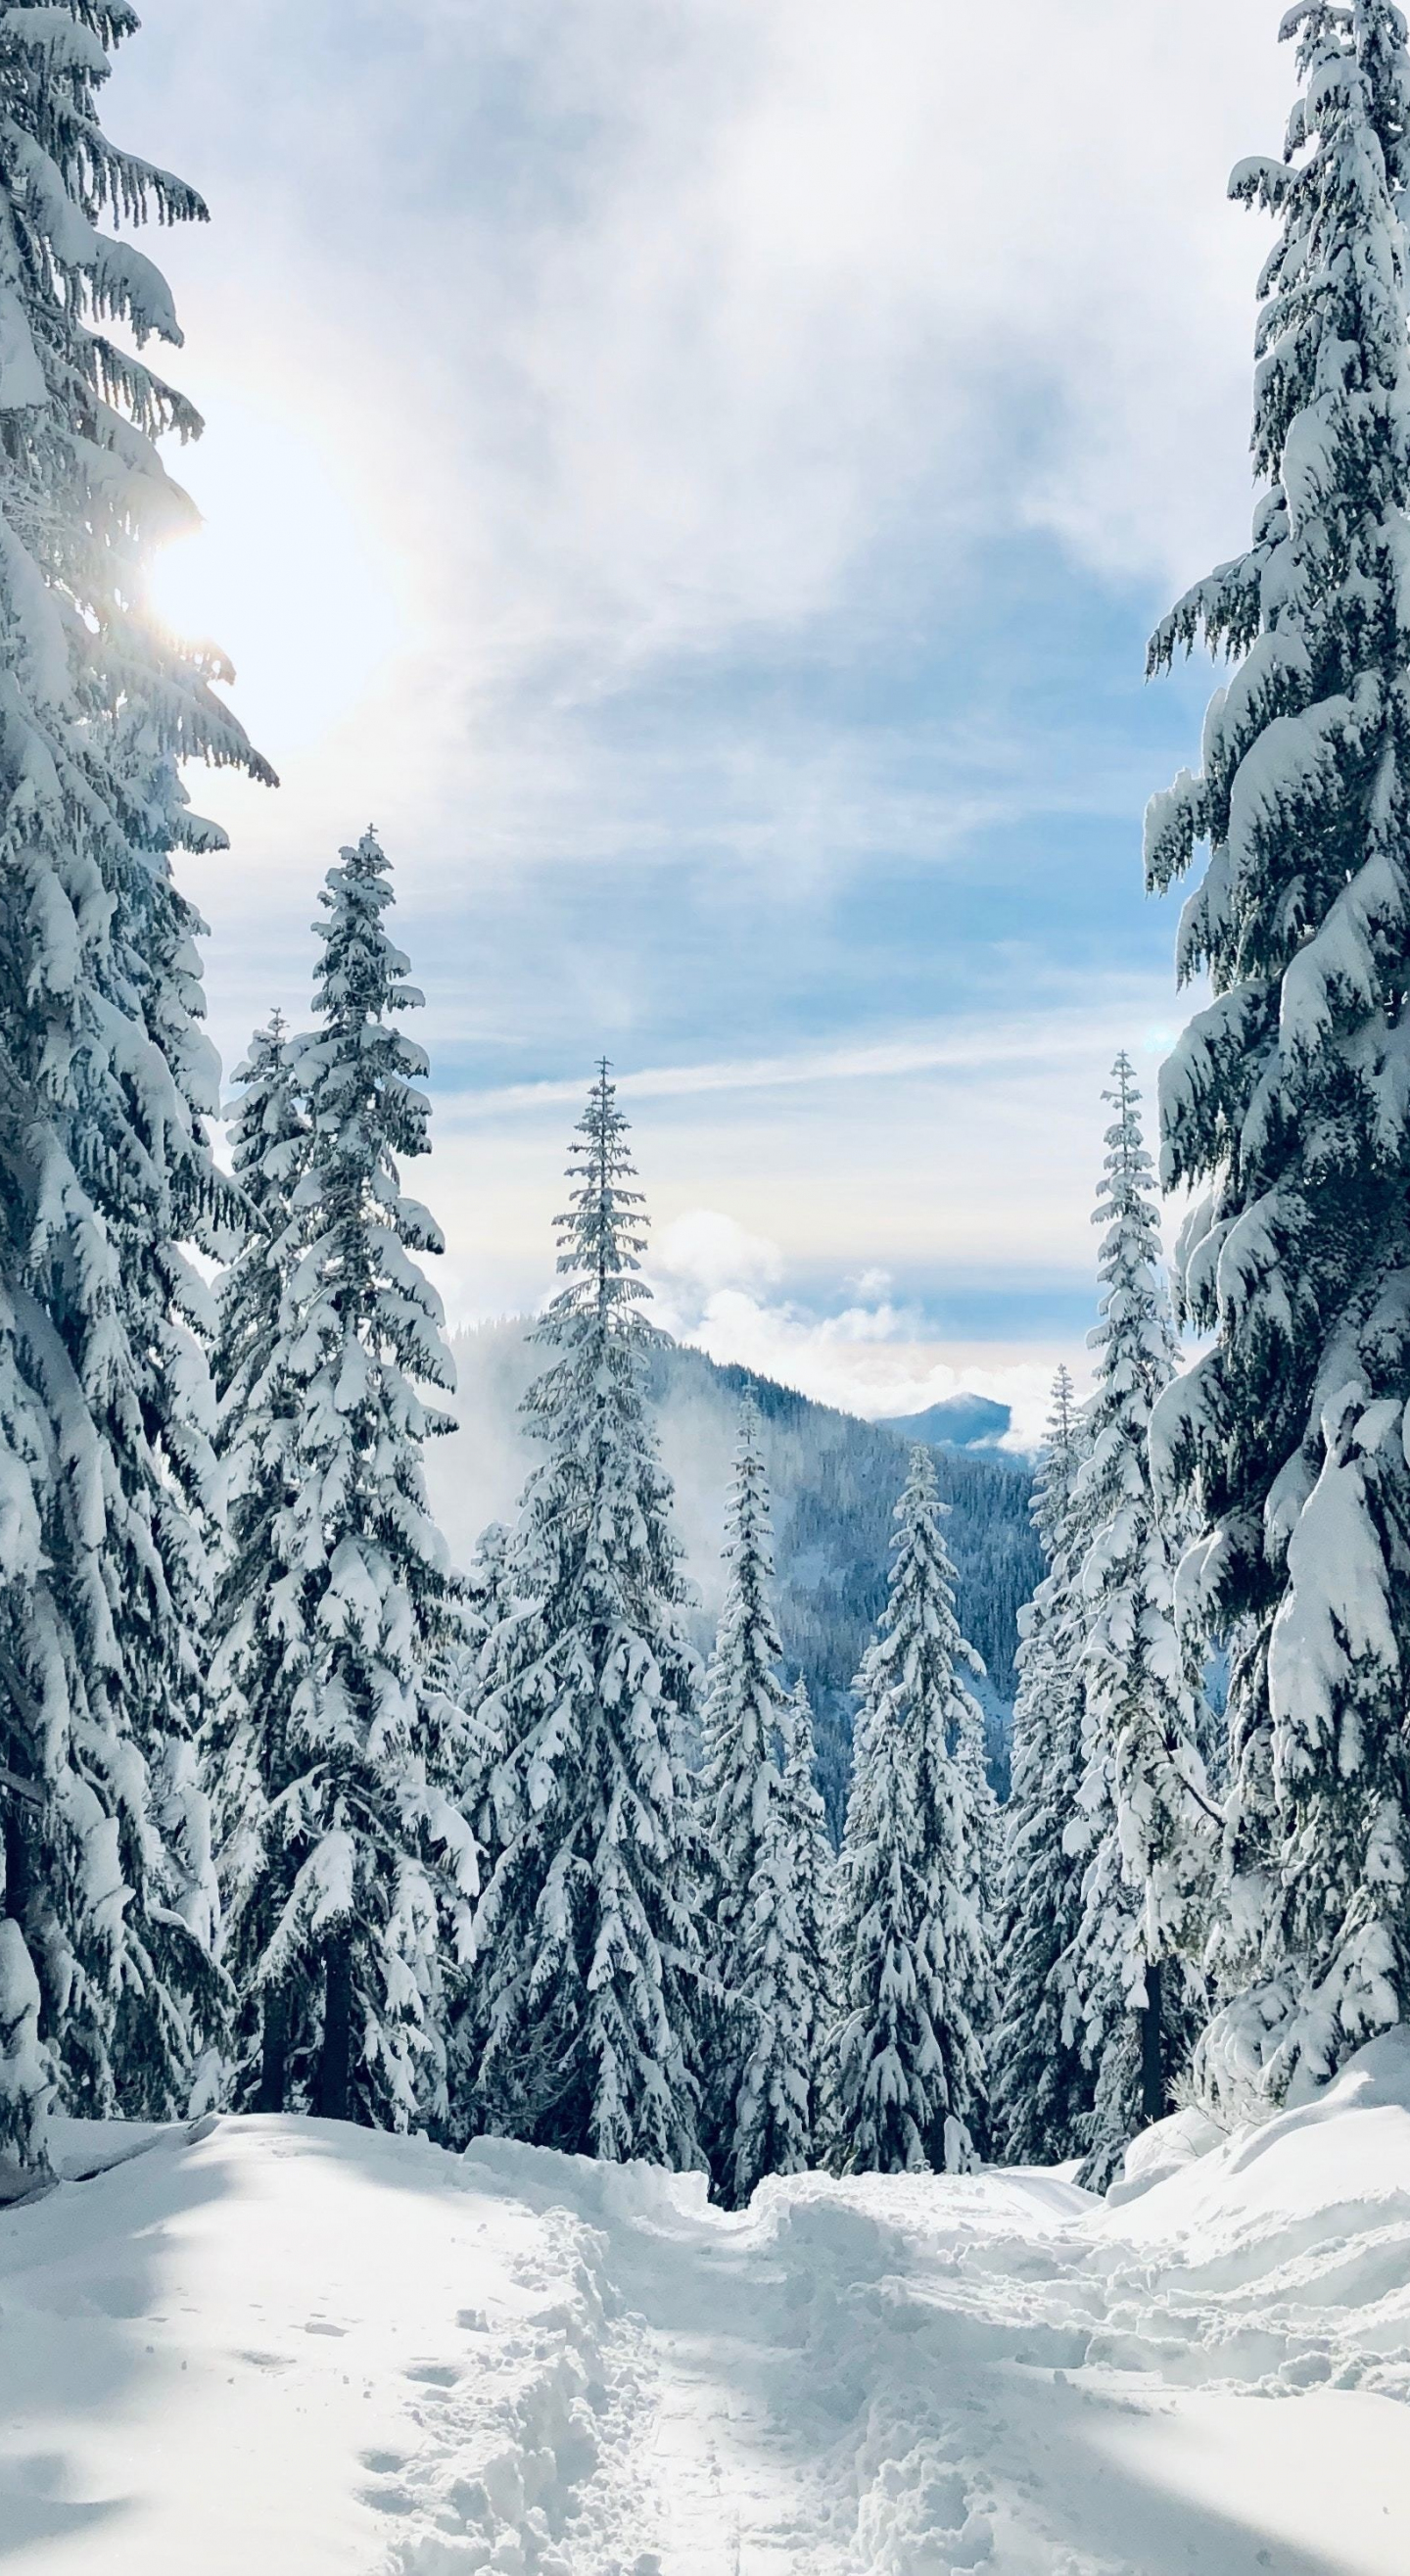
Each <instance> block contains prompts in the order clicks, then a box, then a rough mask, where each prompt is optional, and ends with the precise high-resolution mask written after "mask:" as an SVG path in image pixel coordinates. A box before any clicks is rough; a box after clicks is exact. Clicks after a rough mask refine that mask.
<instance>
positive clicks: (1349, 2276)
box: [0, 2035, 1410, 2576]
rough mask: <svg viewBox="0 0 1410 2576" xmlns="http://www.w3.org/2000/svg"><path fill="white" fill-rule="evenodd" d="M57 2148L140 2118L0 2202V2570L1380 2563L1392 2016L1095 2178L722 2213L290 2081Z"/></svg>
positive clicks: (1401, 2187) (1406, 2534)
mask: <svg viewBox="0 0 1410 2576" xmlns="http://www.w3.org/2000/svg"><path fill="white" fill-rule="evenodd" d="M61 2143H62V2146H63V2150H64V2153H65V2156H66V2158H67V2159H68V2161H69V2164H70V2166H71V2167H77V2166H82V2165H91V2164H93V2163H95V2162H97V2161H99V2159H100V2158H102V2157H104V2156H106V2155H109V2154H111V2153H113V2152H116V2151H118V2150H120V2149H122V2148H123V2147H124V2146H130V2145H131V2144H133V2143H136V2144H137V2145H138V2146H139V2147H140V2148H141V2152H139V2153H138V2154H136V2155H135V2156H132V2157H131V2158H130V2160H129V2161H127V2162H125V2163H123V2164H121V2165H118V2166H116V2167H114V2168H112V2169H110V2170H108V2171H106V2172H105V2173H103V2174H101V2175H99V2176H98V2177H97V2178H96V2179H93V2180H88V2181H83V2182H76V2181H75V2182H66V2183H64V2184H62V2185H61V2186H60V2187H59V2188H58V2189H57V2190H55V2191H52V2192H51V2193H50V2194H49V2195H48V2196H47V2197H45V2198H43V2199H39V2200H34V2201H31V2202H28V2203H26V2204H23V2205H17V2206H12V2207H10V2208H9V2209H8V2210H7V2211H2V2212H0V2576H40V2571H44V2576H323V2571H325V2570H326V2571H328V2576H333V2571H335V2570H336V2571H337V2576H364V2571H366V2576H374V2572H375V2576H458V2571H460V2570H462V2569H463V2570H467V2571H468V2570H471V2569H476V2568H482V2567H483V2568H489V2569H493V2570H495V2571H502V2576H778V2571H782V2570H785V2569H792V2570H803V2571H811V2576H952V2571H955V2570H959V2569H970V2568H978V2569H988V2570H991V2571H993V2576H1187V2571H1189V2570H1191V2569H1195V2570H1197V2571H1201V2576H1261V2571H1264V2570H1272V2571H1273V2576H1334V2571H1335V2576H1373V2572H1374V2576H1404V2571H1405V2570H1406V2568H1407V2566H1410V2404H1408V2403H1407V2400H1410V2040H1407V2038H1406V2037H1405V2036H1403V2035H1397V2036H1395V2037H1393V2038H1391V2039H1388V2040H1383V2041H1380V2042H1378V2043H1376V2045H1375V2046H1374V2047H1373V2048H1371V2049H1369V2050H1366V2051H1364V2052H1363V2054H1362V2056H1361V2058H1360V2059H1358V2060H1357V2061H1356V2062H1355V2064H1354V2065H1353V2067H1352V2068H1351V2069H1349V2070H1348V2072H1347V2074H1346V2075H1344V2076H1343V2077H1342V2079H1341V2080H1340V2082H1339V2083H1338V2084H1337V2085H1336V2086H1335V2088H1333V2090H1332V2091H1331V2092H1330V2093H1329V2094H1327V2095H1326V2096H1324V2097H1323V2098H1322V2100H1321V2101H1319V2102H1318V2103H1316V2104H1314V2105H1312V2106H1311V2107H1309V2108H1307V2109H1304V2110H1299V2111H1296V2112H1293V2113H1290V2114H1288V2115H1286V2116H1285V2117H1284V2118H1283V2119H1282V2120H1280V2121H1278V2122H1276V2123H1274V2124H1273V2125H1272V2126H1271V2127H1270V2128H1267V2129H1264V2130H1261V2131H1258V2132H1245V2133H1243V2135H1242V2136H1240V2137H1238V2138H1236V2139H1233V2140H1230V2141H1227V2142H1223V2143H1218V2142H1216V2143H1213V2144H1212V2145H1211V2142H1210V2133H1209V2132H1207V2131H1201V2129H1200V2128H1199V2124H1198V2123H1196V2122H1194V2121H1193V2120H1192V2119H1190V2118H1188V2117H1186V2118H1184V2119H1183V2120H1181V2121H1178V2122H1176V2123H1173V2124H1167V2128H1166V2129H1165V2130H1164V2131H1163V2132H1161V2133H1160V2134H1159V2135H1158V2136H1153V2138H1152V2139H1151V2140H1150V2141H1148V2142H1147V2147H1146V2152H1145V2160H1144V2172H1143V2175H1142V2176H1141V2177H1140V2178H1139V2187H1136V2186H1133V2185H1128V2186H1127V2187H1126V2189H1127V2191H1128V2194H1129V2196H1128V2197H1126V2198H1125V2199H1124V2200H1120V2201H1119V2202H1118V2203H1117V2204H1116V2205H1106V2204H1103V2203H1100V2202H1095V2201H1093V2200H1091V2199H1090V2198H1089V2197H1088V2196H1087V2195H1086V2194H1084V2193H1082V2192H1080V2191H1078V2190H1076V2189H1075V2188H1074V2187H1073V2186H1072V2185H1071V2184H1069V2183H1067V2182H1065V2181H1063V2180H1062V2179H1061V2178H1060V2177H1058V2176H1056V2175H1052V2174H1040V2173H1020V2174H1001V2173H993V2174H986V2175H983V2176H981V2177H979V2178H977V2179H974V2180H969V2181H940V2180H935V2181H930V2180H926V2181H918V2180H917V2181H906V2180H901V2181H892V2180H868V2181H861V2182H855V2183H846V2184H843V2183H835V2182H830V2181H825V2180H822V2179H821V2178H817V2177H809V2178H807V2179H806V2180H803V2181H800V2182H795V2183H788V2184H769V2185H766V2186H765V2188H764V2189H763V2191H762V2192H761V2193H760V2194H759V2196H758V2198H757V2200H756V2201H755V2204H754V2206H753V2208H752V2210H750V2211H749V2212H748V2213H747V2214H746V2215H744V2216H741V2217H730V2216H726V2215H723V2214H721V2213H719V2212H718V2211H715V2210H712V2209H709V2208H707V2207H706V2205H705V2202H704V2199H703V2196H702V2194H701V2192H700V2190H699V2188H698V2187H696V2186H693V2185H692V2184H691V2183H689V2182H685V2181H680V2180H674V2179H671V2178H669V2177H666V2176H664V2175H660V2174H657V2173H654V2172H650V2171H648V2170H646V2169H644V2168H642V2167H630V2168H626V2169H617V2168H611V2167H605V2166H594V2165H589V2164H579V2163H574V2162H570V2161H568V2160H566V2159H563V2158H559V2157H554V2156H549V2155H545V2154H540V2153H538V2152H535V2151H533V2150H529V2149H523V2148H514V2147H508V2146H500V2145H488V2144H486V2145H482V2146H480V2147H478V2148H476V2149H475V2150H473V2151H472V2152H471V2154H469V2155H468V2156H466V2157H464V2158H459V2159H457V2158H454V2157H451V2156H447V2155H444V2154H441V2153H440V2152H438V2151H437V2150H436V2149H434V2148H431V2147H428V2146H424V2145H420V2144H417V2143H414V2142H407V2141H400V2140H396V2139H391V2138H386V2137H380V2136H372V2135H368V2134H367V2133H365V2132H360V2131H356V2130H352V2129H345V2128H339V2127H335V2126H332V2125H329V2124H325V2123H320V2122H317V2121H310V2122H301V2121H296V2120H263V2119H249V2120H225V2121H221V2122H220V2123H219V2124H217V2125H216V2126H215V2127H214V2128H213V2129H210V2130H208V2131H207V2133H206V2134H205V2135H203V2136H199V2137H196V2138H195V2139H191V2138H190V2137H189V2136H188V2133H186V2132H183V2131H160V2132H151V2131H129V2132H119V2131H115V2130H112V2129H108V2130H103V2131H95V2130H83V2129H80V2128H78V2127H77V2126H68V2127H66V2128H65V2129H64V2131H63V2133H62V2141H61ZM1198 2147H1203V2148H1204V2149H1205V2150H1206V2151H1205V2152H1204V2153H1203V2154H1200V2155H1198V2157H1197V2158H1193V2157H1192V2156H1191V2150H1192V2148H1198ZM1182 2157H1183V2158H1185V2159H1186V2161H1184V2162H1183V2163H1181V2162H1180V2161H1179V2159H1180V2158H1182ZM1162 2165H1165V2166H1169V2167H1171V2168H1173V2169H1171V2170H1167V2171H1165V2172H1164V2174H1163V2176H1162V2175H1161V2168H1162ZM1152 2175H1154V2176H1156V2177H1158V2178H1156V2179H1151V2177H1152Z"/></svg>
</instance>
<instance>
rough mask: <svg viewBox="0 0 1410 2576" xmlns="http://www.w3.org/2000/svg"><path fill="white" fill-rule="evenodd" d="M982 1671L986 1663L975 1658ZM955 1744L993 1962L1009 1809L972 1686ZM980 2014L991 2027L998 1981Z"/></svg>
mask: <svg viewBox="0 0 1410 2576" xmlns="http://www.w3.org/2000/svg"><path fill="white" fill-rule="evenodd" d="M975 1663H976V1667H977V1669H978V1671H979V1673H980V1675H981V1677H982V1674H983V1666H982V1664H980V1663H979V1659H978V1657H977V1656H976V1658H975ZM951 1749H952V1751H953V1754H954V1760H955V1768H956V1770H957V1771H958V1773H959V1779H960V1797H961V1801H962V1803H963V1807H964V1815H965V1859H966V1863H967V1867H968V1881H967V1883H968V1887H969V1894H970V1901H971V1903H972V1904H973V1907H974V1910H975V1913H976V1915H977V1916H978V1918H979V1921H980V1924H981V1925H982V1927H983V1931H984V1954H985V1958H986V1960H987V1961H988V1962H989V1963H990V1966H991V1968H992V1964H993V1958H994V1950H995V1945H996V1942H997V1938H998V1926H999V1907H1000V1901H1001V1894H1002V1887H1003V1851H1004V1828H1003V1814H1002V1810H1001V1808H1000V1806H999V1801H998V1799H997V1797H996V1796H995V1794H994V1786H993V1783H992V1781H991V1780H990V1777H989V1746H988V1734H987V1729H986V1727H985V1723H984V1711H983V1710H982V1708H981V1707H980V1705H979V1702H978V1700H977V1699H975V1698H974V1696H973V1695H972V1693H971V1692H969V1691H966V1693H965V1695H964V1699H963V1702H962V1704H961V1709H960V1715H959V1717H958V1720H957V1721H956V1725H955V1730H954V1735H953V1739H952V1746H951ZM975 2017H976V2019H977V2020H978V2021H980V2022H981V2023H982V2024H983V2025H984V2027H985V2028H986V2029H987V2027H988V2026H989V2024H990V2023H991V2022H992V2020H993V2017H994V1993H993V1989H992V1986H991V1988H990V1990H989V1991H988V1992H987V1993H986V1994H985V1996H984V1998H983V2001H982V2004H981V2003H979V2002H976V2006H975Z"/></svg>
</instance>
